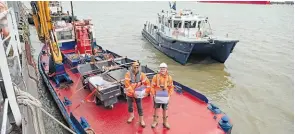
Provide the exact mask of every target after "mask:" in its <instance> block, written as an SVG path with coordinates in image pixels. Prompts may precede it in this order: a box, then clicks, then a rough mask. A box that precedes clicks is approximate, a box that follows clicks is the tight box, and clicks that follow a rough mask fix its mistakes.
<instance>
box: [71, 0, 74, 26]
mask: <svg viewBox="0 0 295 134" xmlns="http://www.w3.org/2000/svg"><path fill="white" fill-rule="evenodd" d="M71 10H72V22H74V10H73V1H71Z"/></svg>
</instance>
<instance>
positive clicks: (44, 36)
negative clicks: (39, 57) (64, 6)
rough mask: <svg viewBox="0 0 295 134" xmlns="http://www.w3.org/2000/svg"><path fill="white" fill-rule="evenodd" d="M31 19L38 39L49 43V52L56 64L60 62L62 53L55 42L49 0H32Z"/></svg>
mask: <svg viewBox="0 0 295 134" xmlns="http://www.w3.org/2000/svg"><path fill="white" fill-rule="evenodd" d="M31 6H32V10H33V20H34V24H35V27H36V30H37V32H38V36H39V38H40V40H41V41H42V42H43V43H45V44H46V45H49V48H50V53H51V55H52V57H53V60H54V62H55V63H56V64H62V54H61V51H60V49H59V47H58V44H57V38H56V36H55V34H54V29H53V24H52V21H51V15H50V9H49V1H32V2H31Z"/></svg>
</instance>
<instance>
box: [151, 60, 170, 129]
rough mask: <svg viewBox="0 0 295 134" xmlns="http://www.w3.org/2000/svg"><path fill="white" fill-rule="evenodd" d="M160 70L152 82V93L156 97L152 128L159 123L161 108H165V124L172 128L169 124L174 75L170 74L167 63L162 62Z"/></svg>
mask: <svg viewBox="0 0 295 134" xmlns="http://www.w3.org/2000/svg"><path fill="white" fill-rule="evenodd" d="M159 67H160V72H159V73H158V74H156V75H154V77H153V79H152V83H151V95H152V96H153V98H154V108H155V110H154V118H153V123H152V126H151V127H152V128H155V127H156V126H157V125H158V118H159V116H158V111H159V108H160V107H162V109H163V125H164V127H166V128H167V129H170V125H169V124H168V114H167V109H168V103H169V99H170V96H171V94H172V93H173V90H174V85H173V80H172V77H171V76H170V75H169V74H168V70H167V68H168V66H167V64H166V63H161V64H160V66H159Z"/></svg>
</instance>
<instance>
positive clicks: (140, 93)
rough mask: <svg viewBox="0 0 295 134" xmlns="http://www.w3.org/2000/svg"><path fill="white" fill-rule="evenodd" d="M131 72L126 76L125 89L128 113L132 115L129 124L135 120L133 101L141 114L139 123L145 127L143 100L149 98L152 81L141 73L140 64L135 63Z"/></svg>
mask: <svg viewBox="0 0 295 134" xmlns="http://www.w3.org/2000/svg"><path fill="white" fill-rule="evenodd" d="M131 67H132V68H131V70H130V71H128V72H127V73H126V74H125V89H126V96H127V103H128V112H129V114H130V117H129V119H128V120H127V123H131V122H132V120H133V119H134V113H133V101H135V102H136V105H137V111H138V114H139V122H140V125H141V126H142V127H145V122H144V120H143V108H142V98H144V97H146V96H148V94H149V92H150V81H149V79H148V78H147V77H146V75H145V74H144V73H143V72H140V71H139V67H140V66H139V63H138V62H134V63H133V64H132V66H131Z"/></svg>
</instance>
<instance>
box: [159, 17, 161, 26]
mask: <svg viewBox="0 0 295 134" xmlns="http://www.w3.org/2000/svg"><path fill="white" fill-rule="evenodd" d="M159 24H161V17H160V16H159Z"/></svg>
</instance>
